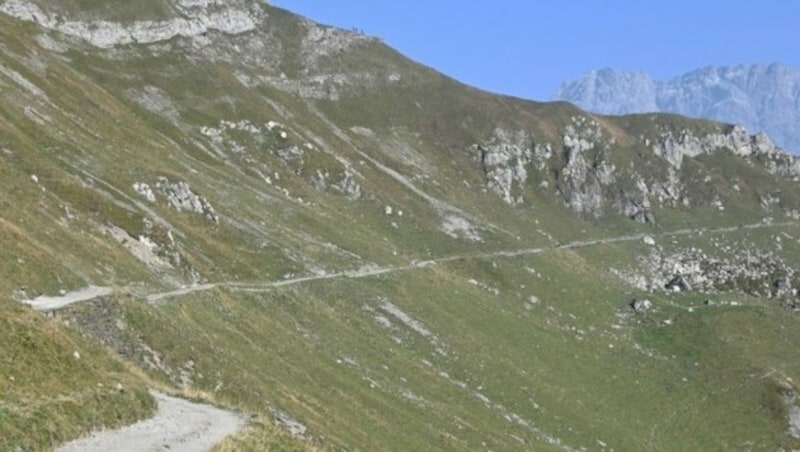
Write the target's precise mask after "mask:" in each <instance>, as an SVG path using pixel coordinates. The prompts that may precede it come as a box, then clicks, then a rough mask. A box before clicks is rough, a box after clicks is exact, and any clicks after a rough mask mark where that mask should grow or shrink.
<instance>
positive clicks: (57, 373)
mask: <svg viewBox="0 0 800 452" xmlns="http://www.w3.org/2000/svg"><path fill="white" fill-rule="evenodd" d="M0 348H2V350H3V356H2V358H0V375H2V378H0V394H2V398H0V449H3V450H18V449H19V450H41V449H45V448H50V447H53V446H56V445H58V444H60V443H62V442H64V441H66V440H69V439H72V438H76V437H78V436H80V435H83V434H86V433H89V432H91V431H93V430H97V429H99V428H113V427H116V426H120V425H125V424H128V423H132V422H134V421H136V420H138V419H142V418H144V417H147V416H149V415H151V414H152V413H153V411H154V409H155V402H154V400H153V399H152V398H151V397H150V395H149V394H148V392H147V390H146V388H145V387H144V386H143V383H142V380H141V379H140V378H138V377H136V376H134V374H132V373H131V372H130V370H129V369H128V368H127V366H126V365H125V364H123V363H122V362H121V361H120V360H118V359H116V358H114V357H112V356H110V355H109V353H108V351H106V350H104V349H103V348H101V347H99V346H98V345H96V344H95V343H93V342H91V341H87V340H86V339H85V338H82V337H80V335H78V334H77V333H75V332H74V331H73V330H71V329H69V328H65V327H64V325H63V324H61V322H60V321H59V320H48V321H46V320H44V319H43V318H42V316H41V314H38V313H35V312H31V311H30V310H29V309H27V308H23V307H21V306H18V305H17V304H16V303H15V302H11V301H9V300H7V299H5V298H3V299H0ZM76 354H77V355H76ZM76 356H78V357H76ZM118 385H119V386H118Z"/></svg>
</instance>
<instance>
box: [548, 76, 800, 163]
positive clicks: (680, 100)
mask: <svg viewBox="0 0 800 452" xmlns="http://www.w3.org/2000/svg"><path fill="white" fill-rule="evenodd" d="M553 98H554V99H559V100H566V101H570V102H574V103H575V104H576V105H578V106H580V107H581V108H585V109H587V110H589V111H594V112H598V113H602V114H630V113H648V112H658V111H662V112H668V113H677V114H682V115H687V116H692V117H697V118H708V119H714V120H717V121H724V122H729V123H733V124H742V125H744V126H745V127H747V128H748V129H750V130H763V131H765V132H766V133H767V134H768V135H769V136H770V137H771V138H772V139H774V140H775V141H776V142H777V143H779V144H780V145H782V146H785V147H786V148H787V149H790V150H792V151H794V152H798V150H800V138H798V137H800V129H799V128H798V126H797V124H800V116H798V115H800V71H798V70H796V69H793V68H789V67H786V66H784V65H782V64H779V63H774V64H770V65H760V64H756V65H751V66H745V65H738V66H721V67H716V66H709V67H706V68H702V69H698V70H696V71H692V72H689V73H686V74H684V75H681V76H678V77H676V78H674V79H672V80H669V81H666V82H661V81H656V80H653V79H652V78H651V77H650V76H649V75H647V74H645V73H642V72H627V71H620V70H615V69H608V68H606V69H601V70H598V71H591V72H589V73H587V74H586V75H584V76H582V77H581V78H580V79H578V80H575V81H571V82H566V83H564V84H563V85H562V86H561V87H560V88H559V90H558V91H557V92H556V93H555V95H554V96H553Z"/></svg>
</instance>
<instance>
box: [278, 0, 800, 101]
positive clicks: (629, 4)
mask: <svg viewBox="0 0 800 452" xmlns="http://www.w3.org/2000/svg"><path fill="white" fill-rule="evenodd" d="M270 3H272V4H273V5H275V6H280V7H283V8H286V9H289V10H291V11H294V12H296V13H299V14H302V15H304V16H307V17H309V18H311V19H313V20H316V21H317V22H322V23H325V24H330V25H337V26H340V27H343V28H352V27H357V28H359V29H363V30H364V31H365V32H366V33H367V34H369V35H373V36H379V37H381V38H383V39H384V41H386V42H387V43H388V44H389V45H391V46H392V47H395V48H396V49H398V50H400V51H401V52H403V53H404V54H406V55H408V56H409V57H411V58H412V59H414V60H417V61H419V62H421V63H424V64H427V65H429V66H432V67H434V68H436V69H438V70H440V71H442V72H444V73H446V74H448V75H450V76H452V77H455V78H457V79H459V80H461V81H463V82H466V83H469V84H471V85H474V86H478V87H480V88H483V89H487V90H490V91H495V92H500V93H505V94H512V95H516V96H520V97H525V98H530V99H539V100H546V99H549V98H550V97H551V95H552V94H553V92H554V91H555V89H556V88H557V87H558V86H559V84H560V83H561V82H563V81H566V80H572V79H574V78H577V77H578V76H580V75H581V74H583V73H584V72H586V71H588V70H591V69H599V68H602V67H614V68H618V69H627V70H643V71H646V72H648V73H650V74H651V75H653V76H654V77H655V78H657V79H660V80H666V79H669V78H671V77H674V76H676V75H680V74H682V73H684V72H686V71H689V70H692V69H695V68H698V67H702V66H707V65H711V64H715V65H717V64H737V63H747V64H750V63H771V62H776V61H777V62H782V63H784V64H787V65H789V66H792V67H800V1H796V0H747V1H746V0H727V1H724V0H628V1H625V0H561V1H558V0H493V1H467V2H464V1H455V0H424V1H423V0H405V1H388V0H272V1H271V2H270Z"/></svg>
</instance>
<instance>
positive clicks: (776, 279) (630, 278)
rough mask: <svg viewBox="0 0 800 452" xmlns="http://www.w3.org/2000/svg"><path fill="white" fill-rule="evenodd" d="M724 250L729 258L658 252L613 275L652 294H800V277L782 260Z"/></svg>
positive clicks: (693, 252) (748, 251) (786, 296)
mask: <svg viewBox="0 0 800 452" xmlns="http://www.w3.org/2000/svg"><path fill="white" fill-rule="evenodd" d="M724 251H725V252H726V254H727V255H728V256H729V257H715V256H711V255H709V254H708V253H706V252H703V251H701V250H699V249H696V248H689V249H685V250H682V251H678V252H672V253H664V252H662V251H661V250H658V249H655V250H654V251H652V252H651V253H650V254H649V255H648V256H644V257H640V258H638V259H637V265H636V269H635V270H633V271H620V270H612V272H613V273H615V274H617V276H620V277H621V278H622V279H623V280H625V281H627V282H628V283H630V284H631V285H633V286H635V287H636V288H638V289H640V290H647V291H652V292H662V291H666V292H690V291H696V292H705V293H708V292H717V291H737V292H742V293H747V294H750V295H754V296H757V297H764V298H779V299H790V298H793V297H795V296H796V295H797V290H796V289H795V287H798V283H799V282H800V280H798V277H799V276H800V275H798V273H797V271H796V270H795V269H794V268H793V267H792V266H791V265H789V264H787V263H786V262H785V261H784V260H783V259H782V258H780V257H778V256H776V255H773V254H772V253H769V252H767V251H764V250H761V249H757V248H754V249H749V248H745V249H741V250H738V252H734V250H733V249H726V250H724ZM728 253H731V254H728Z"/></svg>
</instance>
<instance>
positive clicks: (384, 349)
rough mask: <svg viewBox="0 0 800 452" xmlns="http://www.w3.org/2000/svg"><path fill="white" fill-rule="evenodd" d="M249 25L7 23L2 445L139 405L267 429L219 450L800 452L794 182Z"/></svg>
mask: <svg viewBox="0 0 800 452" xmlns="http://www.w3.org/2000/svg"><path fill="white" fill-rule="evenodd" d="M37 4H38V5H39V6H40V7H42V8H43V9H45V11H49V12H50V13H51V14H59V15H64V16H65V17H72V18H75V20H78V19H82V18H86V17H89V18H92V19H96V18H100V19H106V20H110V21H119V22H122V23H128V22H131V21H133V20H161V19H164V18H167V17H171V14H172V11H173V9H174V5H173V4H172V3H170V2H152V5H149V6H148V7H147V8H144V7H142V8H143V10H142V11H138V10H137V11H135V12H134V11H132V10H130V9H129V8H127V7H123V6H119V5H116V4H113V5H112V4H103V5H100V4H99V3H97V2H66V3H64V4H63V5H61V4H59V5H48V4H45V3H42V2H37ZM236 5H237V4H236V3H235V2H234V7H237V6H236ZM254 8H258V9H259V10H261V11H262V12H263V13H265V14H266V16H265V18H263V22H261V23H259V25H258V26H257V27H256V28H255V29H254V30H251V31H246V32H242V33H239V34H225V33H221V32H217V31H214V30H210V31H207V32H204V33H201V34H198V35H196V36H176V37H172V38H170V39H167V40H163V41H158V42H155V43H152V44H149V45H139V44H126V45H120V46H117V47H114V48H110V49H105V50H104V49H99V48H95V47H92V46H91V45H90V44H88V43H86V42H83V41H81V40H79V39H76V38H67V37H65V36H64V35H62V34H59V33H58V32H55V31H52V30H50V31H48V30H43V29H41V28H38V26H37V25H35V24H33V23H27V22H23V21H20V20H16V19H13V18H11V17H8V16H4V15H0V39H2V42H3V46H0V98H2V102H0V174H1V175H2V177H0V212H2V213H0V245H2V249H3V252H2V257H3V259H1V260H0V274H2V275H3V278H2V280H0V294H2V295H3V296H4V297H5V298H3V299H4V300H6V301H4V302H3V303H4V304H2V305H0V307H2V310H3V313H2V314H3V315H2V316H0V319H3V320H2V321H3V322H5V323H6V324H5V326H4V327H3V328H2V329H0V341H4V342H0V345H2V349H3V350H12V353H11V354H10V355H9V356H11V357H13V358H12V359H10V360H7V363H6V364H5V365H6V366H7V367H6V368H4V369H2V370H3V372H2V375H11V376H14V380H12V379H10V378H8V379H0V390H2V392H1V393H2V395H3V397H2V400H3V401H2V405H0V409H1V410H2V411H0V419H2V422H0V438H2V440H5V441H6V443H0V448H6V447H12V446H14V447H15V446H21V447H22V448H23V449H24V450H27V449H37V448H41V447H47V446H51V445H54V444H56V443H59V442H62V441H63V440H66V439H68V438H71V437H74V436H77V435H79V434H80V433H83V432H85V431H87V430H89V429H91V428H93V427H97V426H99V425H106V426H114V425H119V424H122V423H126V422H130V421H132V420H134V419H137V418H140V417H142V416H145V415H147V414H148V413H149V412H151V411H152V409H153V407H152V401H151V400H150V398H149V397H148V396H147V393H146V391H145V389H144V387H143V385H144V381H145V380H147V381H148V382H149V383H151V384H158V385H160V386H163V387H171V388H172V389H173V390H174V391H176V392H179V393H184V394H202V395H203V398H204V399H207V400H212V401H213V402H215V403H217V404H220V405H223V406H225V407H228V408H232V409H236V410H240V411H242V412H244V413H247V414H248V415H251V416H252V422H251V426H250V427H249V428H248V429H246V430H245V431H243V432H242V433H241V434H240V435H238V436H237V437H234V438H230V439H229V440H228V441H226V442H225V443H224V444H222V445H220V446H219V449H220V450H248V449H250V450H259V449H266V448H274V449H277V450H295V449H298V448H299V449H304V448H311V449H314V448H321V449H328V448H329V449H334V450H335V449H340V448H341V449H357V450H358V449H363V450H474V449H486V450H531V449H534V450H580V449H586V450H720V449H721V450H729V449H744V450H775V449H778V448H784V449H790V448H793V447H795V448H796V447H800V444H798V438H795V437H794V436H793V430H792V429H791V426H792V425H793V424H792V422H798V421H797V419H794V417H796V416H793V414H792V413H794V411H795V410H797V409H798V407H797V405H796V403H795V399H794V398H793V397H794V396H793V395H792V394H794V391H796V390H795V387H794V383H793V381H794V380H796V379H797V378H800V374H798V372H799V371H800V367H798V366H800V360H798V357H797V356H796V353H794V347H793V345H792V344H794V343H795V342H796V340H797V339H800V338H796V337H795V336H796V334H795V332H796V331H800V329H798V325H797V322H798V321H799V320H798V317H797V315H796V313H795V312H794V310H793V306H794V304H793V303H794V302H796V298H797V296H796V293H795V291H793V290H792V288H793V287H796V286H798V284H800V280H799V279H798V276H797V275H796V274H795V272H794V270H793V269H794V268H797V266H798V265H800V261H798V256H800V254H798V253H800V248H799V247H798V243H800V241H798V240H799V239H800V231H798V225H797V224H796V221H797V219H798V218H800V191H798V190H797V171H795V170H793V169H792V168H793V166H792V165H794V163H793V162H794V161H793V160H792V159H791V158H790V157H789V156H787V155H784V154H781V153H779V152H778V151H773V150H769V151H763V152H761V151H759V152H755V151H753V152H751V150H752V149H754V148H755V147H757V144H758V143H760V142H759V141H757V139H756V138H753V137H744V138H743V137H742V136H740V135H736V133H737V131H736V129H734V128H732V126H729V125H724V124H718V123H713V122H707V121H697V120H690V119H686V118H681V117H676V116H670V115H639V116H629V117H621V118H615V117H597V116H592V115H589V114H587V113H584V112H582V111H580V110H578V109H576V108H575V107H574V106H571V105H569V104H566V103H547V104H543V103H535V102H529V101H525V100H521V99H514V98H509V97H502V96H496V95H493V94H490V93H486V92H482V91H479V90H476V89H474V88H471V87H467V86H464V85H462V84H460V83H458V82H456V81H454V80H452V79H449V78H447V77H446V76H443V75H441V74H438V73H436V72H435V71H433V70H431V69H429V68H425V67H422V66H419V65H417V64H416V63H414V62H412V61H409V60H407V59H405V58H404V57H403V56H402V55H400V54H398V53H397V52H395V51H394V50H392V49H390V48H388V47H387V46H385V45H384V44H383V43H381V42H380V41H379V40H377V39H373V38H368V37H364V36H360V35H353V34H350V33H347V32H344V31H341V30H335V29H331V28H327V27H322V26H318V25H316V24H313V23H311V22H309V21H306V20H304V19H302V18H298V17H296V16H294V15H292V14H291V13H289V12H287V11H283V10H280V9H277V8H273V7H270V6H266V5H262V6H254ZM259 20H262V19H259ZM754 143H755V144H754ZM676 149H677V151H676ZM676 152H678V153H680V156H679V157H680V158H677V157H675V156H676V155H677V154H676ZM674 277H682V278H686V279H687V281H688V280H690V279H691V282H692V283H693V284H694V286H693V287H687V288H686V290H684V291H682V292H672V291H667V290H665V287H666V285H667V283H668V282H669V280H670V279H673V278H674ZM643 281H644V282H643ZM87 285H102V286H108V287H111V288H112V289H113V293H112V295H111V296H109V297H106V298H103V299H100V300H92V301H89V302H86V303H82V304H78V305H74V306H72V307H70V308H68V309H65V310H64V311H60V312H59V313H58V314H57V315H56V317H55V319H49V320H48V319H45V318H42V316H41V315H40V314H38V313H34V312H31V310H30V309H27V308H23V307H22V306H21V305H19V304H18V303H16V302H14V301H12V300H11V299H12V298H18V299H24V298H33V297H36V296H38V295H55V294H57V293H59V292H60V291H65V292H69V291H71V290H75V289H79V288H81V287H85V286H87ZM22 287H25V289H26V290H25V291H24V293H23V292H21V291H20V288H22ZM0 298H2V297H0ZM634 299H636V300H643V299H647V300H649V301H650V302H651V303H652V306H654V307H653V308H652V309H649V310H647V311H646V312H638V313H637V312H634V310H633V309H632V308H631V306H630V303H631V302H632V301H633V300H634ZM6 332H8V333H6ZM103 347H105V348H103ZM108 350H111V351H112V352H113V353H115V354H117V355H118V356H119V357H120V358H119V359H118V358H111V357H109V355H108ZM75 351H77V352H78V353H79V354H80V356H81V358H80V359H76V358H74V353H73V352H75ZM134 369H136V370H134ZM34 375H36V376H40V377H41V378H42V380H41V381H39V380H37V378H38V377H37V378H33V377H32V376H34ZM135 375H144V376H142V377H137V376H135ZM117 383H120V384H121V385H122V387H123V389H124V390H123V391H120V390H118V389H117ZM3 385H5V386H3ZM101 385H102V386H101ZM38 407H41V409H40V408H38ZM290 433H294V434H295V436H296V437H297V438H291V437H290Z"/></svg>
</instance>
